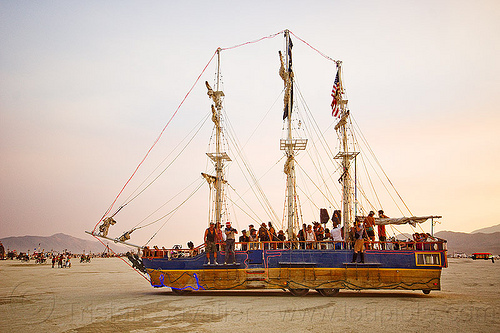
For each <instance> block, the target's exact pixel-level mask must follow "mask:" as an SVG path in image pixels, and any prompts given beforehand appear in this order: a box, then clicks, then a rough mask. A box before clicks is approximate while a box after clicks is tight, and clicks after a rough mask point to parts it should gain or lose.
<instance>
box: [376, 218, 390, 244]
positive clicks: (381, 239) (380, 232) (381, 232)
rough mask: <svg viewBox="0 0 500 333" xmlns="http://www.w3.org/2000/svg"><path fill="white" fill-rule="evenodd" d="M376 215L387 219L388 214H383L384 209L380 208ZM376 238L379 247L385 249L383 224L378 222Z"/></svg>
mask: <svg viewBox="0 0 500 333" xmlns="http://www.w3.org/2000/svg"><path fill="white" fill-rule="evenodd" d="M378 217H379V218H381V219H387V218H389V216H386V215H384V211H383V210H382V209H381V210H379V211H378ZM377 229H378V230H377V231H378V240H379V242H380V249H381V250H385V242H386V241H387V234H386V232H385V225H382V224H379V225H378V226H377Z"/></svg>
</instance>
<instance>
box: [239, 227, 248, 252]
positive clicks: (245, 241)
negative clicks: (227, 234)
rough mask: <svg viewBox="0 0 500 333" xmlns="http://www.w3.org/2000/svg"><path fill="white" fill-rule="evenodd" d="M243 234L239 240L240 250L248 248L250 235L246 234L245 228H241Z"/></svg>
mask: <svg viewBox="0 0 500 333" xmlns="http://www.w3.org/2000/svg"><path fill="white" fill-rule="evenodd" d="M241 233H242V234H243V235H241V236H240V239H239V242H240V243H241V251H246V250H248V242H250V237H249V236H248V235H247V231H246V230H241Z"/></svg>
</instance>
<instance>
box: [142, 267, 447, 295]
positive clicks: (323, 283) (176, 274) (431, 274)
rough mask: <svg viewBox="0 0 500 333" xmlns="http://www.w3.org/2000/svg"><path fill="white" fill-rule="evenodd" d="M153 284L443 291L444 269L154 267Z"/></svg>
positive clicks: (199, 287) (193, 287)
mask: <svg viewBox="0 0 500 333" xmlns="http://www.w3.org/2000/svg"><path fill="white" fill-rule="evenodd" d="M148 274H149V275H150V281H151V285H152V286H154V287H172V288H175V289H186V290H231V289H301V288H307V289H326V288H333V289H354V290H360V289H405V290H441V269H393V268H392V269H389V268H373V267H369V268H368V267H357V268H356V267H354V268H350V267H349V268H269V269H264V268H256V269H224V268H218V269H203V270H189V271H179V270H151V269H148Z"/></svg>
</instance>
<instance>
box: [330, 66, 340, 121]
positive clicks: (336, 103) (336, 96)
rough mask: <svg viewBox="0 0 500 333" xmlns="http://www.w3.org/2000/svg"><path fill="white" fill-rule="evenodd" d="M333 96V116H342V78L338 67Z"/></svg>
mask: <svg viewBox="0 0 500 333" xmlns="http://www.w3.org/2000/svg"><path fill="white" fill-rule="evenodd" d="M332 97H333V101H332V117H336V118H340V80H339V71H338V69H337V75H335V81H334V82H333V88H332Z"/></svg>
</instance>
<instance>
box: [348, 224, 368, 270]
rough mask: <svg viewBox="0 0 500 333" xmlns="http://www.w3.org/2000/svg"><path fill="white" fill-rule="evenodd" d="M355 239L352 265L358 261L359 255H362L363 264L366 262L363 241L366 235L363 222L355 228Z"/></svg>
mask: <svg viewBox="0 0 500 333" xmlns="http://www.w3.org/2000/svg"><path fill="white" fill-rule="evenodd" d="M354 230H355V233H354V238H355V239H356V241H355V242H354V253H353V256H352V261H351V262H352V263H355V262H356V261H357V257H358V253H359V254H360V259H361V261H360V262H361V263H364V262H365V246H364V243H365V240H364V239H363V236H364V233H365V226H364V225H363V223H362V222H358V224H357V225H356V226H355V228H354Z"/></svg>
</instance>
